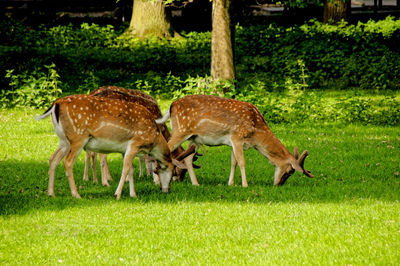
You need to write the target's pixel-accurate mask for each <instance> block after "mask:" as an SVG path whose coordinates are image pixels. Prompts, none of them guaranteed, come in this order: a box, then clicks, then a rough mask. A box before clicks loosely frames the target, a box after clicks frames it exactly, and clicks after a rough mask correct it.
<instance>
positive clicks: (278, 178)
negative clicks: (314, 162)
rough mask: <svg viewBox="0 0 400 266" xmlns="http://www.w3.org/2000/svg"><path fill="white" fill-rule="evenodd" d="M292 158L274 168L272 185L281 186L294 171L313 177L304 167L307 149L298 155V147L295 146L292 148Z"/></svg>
mask: <svg viewBox="0 0 400 266" xmlns="http://www.w3.org/2000/svg"><path fill="white" fill-rule="evenodd" d="M293 154H294V158H291V159H290V160H289V161H290V162H288V163H286V164H284V165H283V166H281V167H276V168H275V176H274V185H275V186H281V185H283V184H284V183H285V182H286V180H287V179H288V178H289V177H290V176H291V175H293V174H294V172H295V171H298V172H300V173H303V174H304V175H306V176H308V177H310V178H313V177H314V176H313V175H312V174H311V172H310V171H308V170H306V169H304V160H305V159H306V158H307V156H308V151H307V150H305V151H303V153H302V154H301V156H300V157H299V149H298V148H297V147H295V148H294V153H293Z"/></svg>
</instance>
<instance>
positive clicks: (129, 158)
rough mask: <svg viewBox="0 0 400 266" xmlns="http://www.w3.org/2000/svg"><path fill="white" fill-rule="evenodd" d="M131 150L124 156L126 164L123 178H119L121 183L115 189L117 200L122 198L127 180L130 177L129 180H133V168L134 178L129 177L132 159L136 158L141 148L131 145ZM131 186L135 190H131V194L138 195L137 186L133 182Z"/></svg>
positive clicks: (123, 169)
mask: <svg viewBox="0 0 400 266" xmlns="http://www.w3.org/2000/svg"><path fill="white" fill-rule="evenodd" d="M128 150H129V152H127V153H125V156H124V166H123V168H122V175H121V179H120V180H119V184H118V187H117V190H116V191H115V194H114V195H115V196H116V198H117V200H119V199H120V198H121V194H122V188H123V186H124V183H125V180H126V179H127V178H128V179H129V181H131V180H132V181H133V170H132V178H130V177H129V173H130V171H131V168H133V166H132V161H133V159H134V158H135V156H136V154H137V153H138V151H139V149H138V148H137V147H130V148H128ZM130 187H131V188H132V189H133V191H130V195H136V192H135V188H134V187H133V182H132V185H130Z"/></svg>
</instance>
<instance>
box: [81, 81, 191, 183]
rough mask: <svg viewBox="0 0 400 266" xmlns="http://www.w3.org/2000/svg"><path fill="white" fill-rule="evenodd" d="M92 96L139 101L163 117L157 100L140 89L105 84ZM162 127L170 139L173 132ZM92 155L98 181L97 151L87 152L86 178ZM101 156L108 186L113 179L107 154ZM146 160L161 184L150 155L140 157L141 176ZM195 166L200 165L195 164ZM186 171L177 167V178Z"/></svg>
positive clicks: (164, 126)
mask: <svg viewBox="0 0 400 266" xmlns="http://www.w3.org/2000/svg"><path fill="white" fill-rule="evenodd" d="M90 95H91V96H96V97H104V98H109V99H117V100H122V101H126V102H133V103H139V104H141V105H142V106H144V107H146V108H147V109H148V110H149V111H150V113H151V114H153V117H154V119H157V118H161V117H162V113H161V110H160V107H159V106H158V103H157V101H156V100H155V99H154V98H153V97H152V96H150V95H148V94H146V93H144V92H141V91H138V90H131V89H125V88H122V87H116V86H103V87H101V88H99V89H97V90H94V91H92V92H91V93H90ZM160 129H161V132H162V135H163V136H164V138H165V139H166V140H167V141H168V140H169V139H170V137H171V134H170V132H169V130H168V128H167V126H166V125H165V123H164V124H161V125H160ZM183 152H184V149H183V148H182V147H181V146H179V147H178V148H177V149H176V150H175V151H174V152H172V157H173V158H176V157H178V156H179V154H181V153H183ZM190 156H191V155H190ZM90 157H92V169H93V181H94V182H95V183H96V181H97V177H96V153H93V152H87V153H86V160H85V171H84V177H83V179H84V180H86V181H87V180H89V178H88V168H89V163H90ZM99 157H100V165H101V176H102V178H101V179H102V184H103V185H105V186H108V180H110V179H111V175H110V171H109V167H108V164H107V155H106V154H99ZM142 158H143V159H144V161H145V162H146V169H147V173H148V174H152V175H153V179H154V183H156V184H159V183H160V180H159V177H158V175H157V174H155V173H154V171H153V169H154V168H155V166H154V159H153V158H151V157H150V156H147V155H145V156H143V157H139V159H140V162H139V167H140V174H139V176H142V175H143V168H142V161H143V159H142ZM194 167H199V166H196V165H194ZM187 168H188V169H189V171H191V172H193V165H188V166H187ZM185 173H186V169H181V168H178V169H176V174H177V179H183V176H184V175H185Z"/></svg>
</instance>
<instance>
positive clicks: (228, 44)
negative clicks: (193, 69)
mask: <svg viewBox="0 0 400 266" xmlns="http://www.w3.org/2000/svg"><path fill="white" fill-rule="evenodd" d="M230 2H231V0H213V10H212V34H211V78H212V79H223V80H234V79H235V68H234V63H233V50H232V36H231V27H230V17H229V7H230Z"/></svg>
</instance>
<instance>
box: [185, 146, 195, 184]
mask: <svg viewBox="0 0 400 266" xmlns="http://www.w3.org/2000/svg"><path fill="white" fill-rule="evenodd" d="M194 156H195V153H193V154H191V155H189V156H188V157H186V158H185V159H184V162H185V165H186V167H187V170H188V172H189V176H190V180H191V181H192V185H193V186H199V182H197V178H196V174H195V173H194V169H193V157H194Z"/></svg>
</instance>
